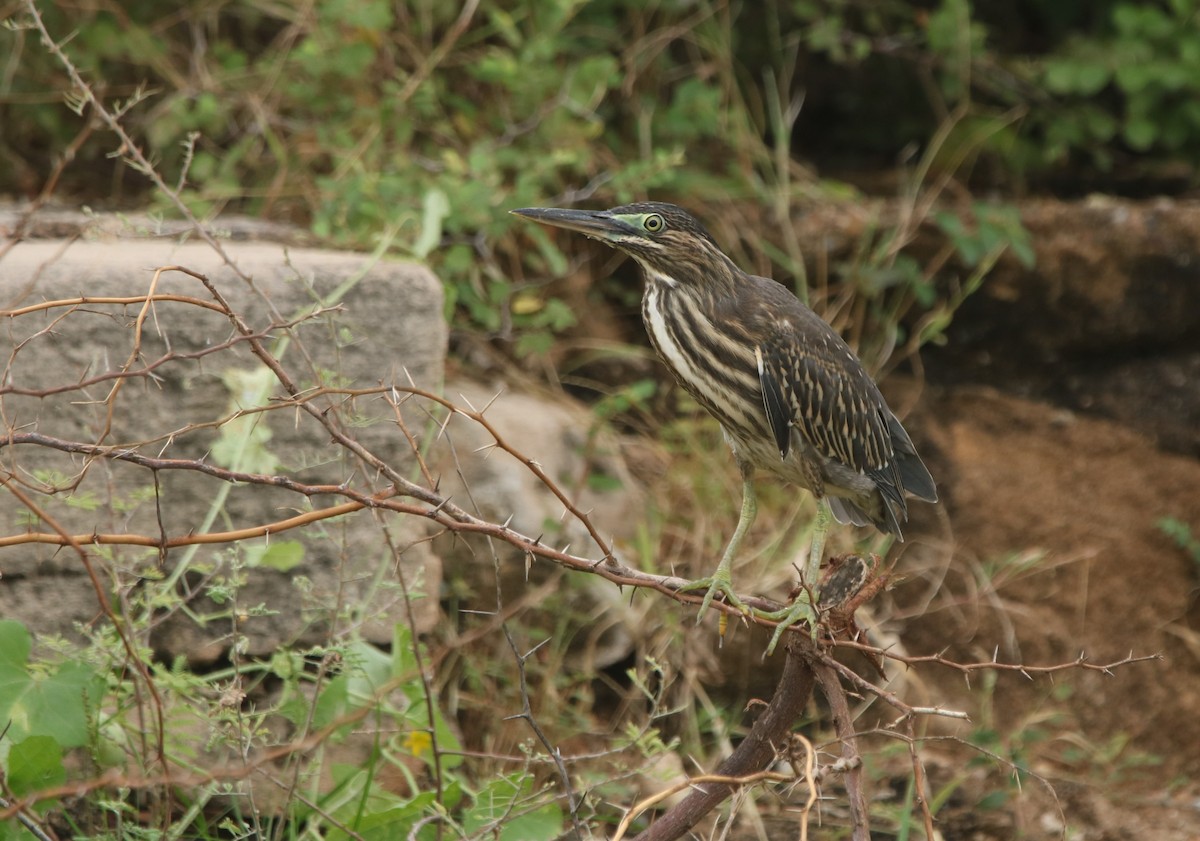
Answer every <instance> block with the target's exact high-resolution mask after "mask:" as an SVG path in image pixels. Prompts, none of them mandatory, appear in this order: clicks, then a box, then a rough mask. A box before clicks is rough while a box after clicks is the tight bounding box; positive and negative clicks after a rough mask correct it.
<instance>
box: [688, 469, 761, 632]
mask: <svg viewBox="0 0 1200 841" xmlns="http://www.w3.org/2000/svg"><path fill="white" fill-rule="evenodd" d="M738 467H739V468H740V469H741V472H742V513H741V516H740V517H739V518H738V524H737V528H736V529H734V530H733V537H731V538H729V545H728V546H726V547H725V554H724V555H722V556H721V563H719V564H718V565H717V569H716V571H715V572H714V573H713V574H712V575H710V576H708V577H707V578H698V579H696V580H695V581H691V582H688V583H687V584H685V585H684V586H682V587H680V588H679V589H680V590H681V591H685V590H706V591H707V592H705V594H704V601H702V602H701V603H700V613H699V615H697V616H696V621H697V622H699V621H700V620H701V619H703V618H704V614H705V613H706V612H707V611H708V606H709V605H710V604H712V600H713V597H715V596H716V595H717V594H718V593H720V594H721V595H722V596H724V597H725V601H726V602H728V603H729V604H731V605H733V606H734V607H736V608H737V609H738V610H741V611H742V612H743V613H745V612H746V610H747V608H746V606H745V605H744V604H743V603H742V600H741V599H739V598H738V596H737V593H735V592H734V591H733V576H732V574H731V570H732V568H733V559H734V557H735V556H736V555H737V553H738V550H740V549H741V546H742V541H743V540H744V539H745V537H746V532H748V531H750V525H751V524H752V523H753V522H754V518H755V516H756V515H757V514H758V500H757V498H756V497H755V495H754V482H753V475H754V468H752V467H751V466H750V465H748V464H744V463H742V462H740V460H739V463H738Z"/></svg>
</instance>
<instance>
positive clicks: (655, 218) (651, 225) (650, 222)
mask: <svg viewBox="0 0 1200 841" xmlns="http://www.w3.org/2000/svg"><path fill="white" fill-rule="evenodd" d="M642 227H643V228H645V229H646V231H647V233H651V234H657V233H658V232H659V231H661V230H662V229H663V228H665V227H667V223H666V221H665V220H664V219H663V218H662V217H661V216H659V215H658V214H657V213H651V214H650V215H649V216H647V217H646V218H645V219H644V220H643V221H642Z"/></svg>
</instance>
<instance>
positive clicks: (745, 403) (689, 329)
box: [513, 202, 937, 603]
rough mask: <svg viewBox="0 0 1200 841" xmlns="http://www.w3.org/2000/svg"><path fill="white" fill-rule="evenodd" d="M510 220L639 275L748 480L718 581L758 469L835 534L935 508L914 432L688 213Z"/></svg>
mask: <svg viewBox="0 0 1200 841" xmlns="http://www.w3.org/2000/svg"><path fill="white" fill-rule="evenodd" d="M513 212H514V213H517V214H519V215H521V216H526V217H528V218H531V219H534V220H536V221H539V222H543V223H546V224H549V225H554V226H557V227H562V228H567V229H570V230H575V231H580V232H582V233H584V234H587V235H588V236H591V237H594V238H596V239H599V240H601V241H602V242H605V243H606V244H608V245H610V246H612V247H613V248H616V249H618V250H620V251H623V252H625V253H626V254H628V255H630V256H631V257H633V258H634V259H635V260H637V262H638V263H639V264H641V266H642V269H643V271H644V274H645V276H646V291H645V295H644V297H643V299H642V318H643V321H644V322H645V325H646V330H647V332H648V333H649V335H650V340H651V342H652V343H653V345H654V348H655V350H656V351H657V352H658V355H659V357H661V359H662V360H663V362H664V363H665V364H666V366H667V367H668V368H669V369H670V370H671V373H672V374H673V375H674V376H675V379H676V380H678V382H679V383H680V385H682V386H683V387H684V388H685V389H686V390H687V391H688V393H690V394H691V395H692V396H693V397H694V398H695V399H696V400H697V401H698V402H699V403H700V405H701V406H703V407H704V408H705V409H706V410H707V411H708V412H709V413H710V414H711V415H713V416H714V417H715V418H716V419H717V420H718V421H719V422H720V424H721V427H722V428H723V429H724V431H725V436H726V440H727V441H728V442H729V445H730V446H731V448H732V449H733V452H734V456H735V458H736V459H737V461H738V463H739V466H740V467H741V468H742V471H743V476H744V477H745V479H746V483H745V485H744V489H745V490H744V493H745V494H747V495H748V498H746V499H744V500H743V517H742V521H741V522H740V523H739V529H738V533H737V534H735V537H734V540H733V541H731V544H730V547H729V549H728V550H727V552H726V558H725V559H723V560H722V567H721V568H719V569H718V575H720V573H721V571H722V569H725V568H727V566H728V561H729V559H730V556H731V554H732V552H733V551H734V550H735V549H736V547H737V544H738V543H739V542H740V538H741V536H742V534H743V533H744V531H745V528H746V527H747V526H748V520H750V519H753V509H754V504H753V496H752V494H753V491H752V488H751V487H750V485H749V475H750V473H751V472H752V470H753V468H759V469H763V470H767V471H770V472H771V473H773V474H775V475H776V476H778V477H779V478H781V479H784V480H786V481H788V482H792V483H795V484H797V485H800V486H801V487H804V488H807V489H808V490H810V491H811V492H812V493H813V494H814V495H815V496H816V497H817V498H818V499H819V500H820V499H828V502H829V506H830V510H831V511H832V513H833V515H834V516H835V517H836V518H837V519H838V520H839V521H840V522H843V523H855V524H858V525H866V524H868V523H869V524H872V525H874V526H875V527H876V528H878V529H879V530H880V531H883V532H888V533H891V534H894V535H896V536H897V537H901V524H903V523H904V522H905V521H906V520H907V519H908V506H907V503H906V501H905V494H906V492H907V493H911V494H913V495H914V496H916V497H918V498H920V499H924V500H927V501H929V502H935V501H937V492H936V489H935V486H934V482H933V479H932V477H931V476H930V475H929V471H928V470H926V469H925V465H924V464H922V463H921V459H920V458H919V457H918V455H917V452H916V449H915V448H914V447H913V443H912V440H911V439H910V438H909V436H908V433H907V432H905V430H904V427H903V426H901V424H900V421H899V420H898V419H897V418H896V416H895V415H894V414H892V411H891V410H890V409H889V408H888V406H887V403H886V402H885V401H884V399H883V395H882V394H880V392H879V388H878V387H877V386H876V385H875V382H874V381H873V380H872V379H871V377H870V375H869V374H867V372H866V370H865V369H864V368H863V366H862V363H861V362H859V360H858V358H857V357H856V356H855V355H854V353H853V352H852V351H851V350H850V348H849V346H848V345H847V344H846V343H845V341H843V340H842V338H841V336H839V335H838V334H837V332H836V331H835V330H834V329H833V328H832V327H830V326H829V325H828V324H827V323H826V322H825V321H823V320H822V319H821V318H820V317H819V316H817V315H816V313H814V312H813V311H812V310H811V309H809V308H808V307H807V306H805V305H804V304H803V303H801V302H800V300H799V299H798V298H796V296H795V295H793V294H791V292H789V291H788V290H787V289H785V288H784V287H783V286H781V285H780V284H778V283H776V282H774V281H772V280H768V279H767V278H763V277H757V276H755V275H750V274H747V273H745V272H743V271H742V270H741V269H739V268H738V267H737V266H736V265H734V263H733V261H732V260H730V259H729V257H727V256H726V255H725V254H724V253H723V252H722V251H721V250H720V248H718V246H717V244H716V242H715V241H714V240H713V238H712V237H711V236H710V235H709V233H708V232H707V231H706V230H705V229H704V228H703V227H702V226H701V225H700V223H699V222H697V221H696V220H695V219H694V218H692V216H690V215H689V214H688V213H687V212H686V211H684V210H683V209H681V208H679V207H676V206H675V205H670V204H662V203H659V202H639V203H636V204H630V205H624V206H622V207H615V208H613V209H611V210H607V211H583V210H556V209H540V208H530V209H525V210H517V211H513ZM814 553H819V547H818V546H817V545H814ZM818 560H819V559H818ZM813 572H815V570H813ZM726 577H727V571H726ZM809 583H810V584H812V583H814V582H813V581H812V580H810V581H809ZM713 586H714V587H715V586H716V584H714V585H713ZM721 591H722V592H726V593H727V595H729V596H732V593H731V592H727V591H726V590H725V589H724V588H721ZM710 597H711V593H710ZM706 603H707V601H706Z"/></svg>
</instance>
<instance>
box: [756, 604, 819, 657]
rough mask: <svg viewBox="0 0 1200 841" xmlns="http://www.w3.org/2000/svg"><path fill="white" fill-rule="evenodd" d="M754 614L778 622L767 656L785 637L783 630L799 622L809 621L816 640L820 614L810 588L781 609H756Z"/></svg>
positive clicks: (768, 646) (813, 637) (814, 640)
mask: <svg viewBox="0 0 1200 841" xmlns="http://www.w3.org/2000/svg"><path fill="white" fill-rule="evenodd" d="M754 615H755V616H757V617H758V618H759V619H766V620H769V621H771V622H777V623H778V624H777V625H776V626H775V633H774V635H773V636H772V637H771V642H770V643H768V644H767V653H766V656H768V657H769V656H771V654H772V653H774V651H775V646H776V645H778V644H779V641H780V640H781V639H783V632H784V631H786V630H787V629H788V628H790V627H791V626H793V625H795V624H796V623H797V622H801V621H803V622H807V623H808V627H809V630H810V632H811V634H812V639H813V642H816V639H817V628H818V627H819V620H820V616H819V615H818V613H817V608H816V606H815V605H814V604H813V596H812V595H811V594H810V593H809V591H808V590H802V591H801V592H800V595H798V596H796V600H795V601H793V602H792V603H791V604H790V605H788V606H787V607H785V608H783V609H781V610H756V611H754Z"/></svg>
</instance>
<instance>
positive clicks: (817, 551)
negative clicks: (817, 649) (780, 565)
mask: <svg viewBox="0 0 1200 841" xmlns="http://www.w3.org/2000/svg"><path fill="white" fill-rule="evenodd" d="M832 519H833V514H832V512H831V511H830V510H829V503H828V502H826V501H825V499H824V498H822V499H818V500H817V522H816V523H815V524H813V536H812V543H811V545H810V546H809V550H808V564H807V565H806V566H805V568H804V575H803V579H802V582H801V583H802V584H803V585H804V589H802V590H801V591H800V595H798V596H796V600H795V601H794V602H792V603H791V604H790V605H788V606H787V607H785V608H783V609H782V610H773V611H756V614H755V615H757V616H760V617H762V618H763V619H770V620H772V621H777V622H779V624H778V625H776V626H775V634H774V636H772V637H771V642H770V644H769V645H767V654H768V655H769V654H771V653H772V652H773V651H775V646H776V645H777V644H778V643H779V640H780V639H782V638H783V632H784V631H786V630H787V629H788V628H790V627H791V626H792V625H795V624H796V623H797V622H800V621H804V622H807V623H808V627H809V629H810V630H811V631H812V636H813V639H816V638H817V620H818V616H817V608H816V600H817V597H818V596H819V595H820V593H819V592H818V590H817V582H818V581H820V575H821V560H822V557H821V556H822V555H824V553H825V535H826V534H828V533H829V523H830V521H831V520H832ZM810 591H811V592H810Z"/></svg>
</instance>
